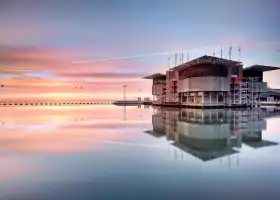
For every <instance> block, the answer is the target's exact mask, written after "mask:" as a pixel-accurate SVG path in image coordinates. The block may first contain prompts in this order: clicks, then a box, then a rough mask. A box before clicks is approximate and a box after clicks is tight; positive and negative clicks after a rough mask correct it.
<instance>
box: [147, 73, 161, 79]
mask: <svg viewBox="0 0 280 200" xmlns="http://www.w3.org/2000/svg"><path fill="white" fill-rule="evenodd" d="M165 77H166V75H165V74H161V73H156V74H152V75H149V76H145V77H143V79H154V78H165Z"/></svg>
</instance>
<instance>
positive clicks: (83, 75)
mask: <svg viewBox="0 0 280 200" xmlns="http://www.w3.org/2000/svg"><path fill="white" fill-rule="evenodd" d="M59 75H61V76H66V77H72V78H93V79H95V78H110V79H112V78H118V79H121V78H124V79H135V78H136V79H138V78H141V77H144V76H145V75H146V74H137V73H121V72H103V73H101V72H100V73H93V72H89V73H61V74H59Z"/></svg>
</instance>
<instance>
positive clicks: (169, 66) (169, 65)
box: [168, 54, 171, 69]
mask: <svg viewBox="0 0 280 200" xmlns="http://www.w3.org/2000/svg"><path fill="white" fill-rule="evenodd" d="M170 59H171V58H170V54H169V55H168V68H169V69H170V68H171V63H170Z"/></svg>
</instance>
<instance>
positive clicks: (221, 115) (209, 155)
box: [145, 108, 280, 161]
mask: <svg viewBox="0 0 280 200" xmlns="http://www.w3.org/2000/svg"><path fill="white" fill-rule="evenodd" d="M279 115H280V111H279V110H274V109H270V110H269V109H264V108H254V109H239V110H217V109H216V110H197V109H194V110H189V109H188V110H180V109H160V108H156V109H154V113H153V116H152V123H153V130H147V131H145V133H147V134H150V135H152V136H154V137H156V138H161V137H166V139H167V140H169V141H171V144H172V145H173V146H174V147H176V148H178V149H180V150H182V151H183V152H185V153H188V154H191V155H193V156H195V157H196V158H198V159H200V160H202V161H209V160H213V159H216V158H221V157H223V156H227V155H231V154H237V153H239V149H240V148H241V147H242V145H243V144H244V145H247V146H249V147H251V148H253V149H259V148H263V147H268V146H275V145H278V143H275V142H273V141H266V140H263V139H262V131H264V130H266V121H265V118H268V117H274V116H279Z"/></svg>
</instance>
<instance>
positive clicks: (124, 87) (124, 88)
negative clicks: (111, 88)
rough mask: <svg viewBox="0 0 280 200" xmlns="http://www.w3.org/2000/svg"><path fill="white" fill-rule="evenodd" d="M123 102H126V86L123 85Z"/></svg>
mask: <svg viewBox="0 0 280 200" xmlns="http://www.w3.org/2000/svg"><path fill="white" fill-rule="evenodd" d="M123 100H124V101H126V85H123Z"/></svg>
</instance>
